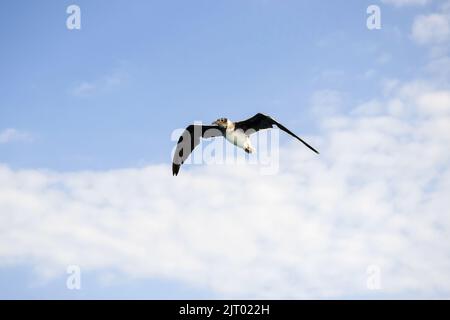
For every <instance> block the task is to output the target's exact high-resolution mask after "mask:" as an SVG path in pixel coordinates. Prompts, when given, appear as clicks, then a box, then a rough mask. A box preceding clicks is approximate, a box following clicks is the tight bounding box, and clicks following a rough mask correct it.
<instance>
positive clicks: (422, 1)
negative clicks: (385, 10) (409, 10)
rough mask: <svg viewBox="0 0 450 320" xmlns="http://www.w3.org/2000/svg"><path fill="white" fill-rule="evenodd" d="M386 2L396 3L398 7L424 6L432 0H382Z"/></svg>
mask: <svg viewBox="0 0 450 320" xmlns="http://www.w3.org/2000/svg"><path fill="white" fill-rule="evenodd" d="M381 2H383V3H385V4H390V5H394V6H396V7H407V6H424V5H426V4H429V3H431V0H381Z"/></svg>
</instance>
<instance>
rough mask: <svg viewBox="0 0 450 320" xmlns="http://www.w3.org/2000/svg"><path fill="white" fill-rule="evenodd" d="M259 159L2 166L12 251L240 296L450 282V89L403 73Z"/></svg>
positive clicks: (2, 211)
mask: <svg viewBox="0 0 450 320" xmlns="http://www.w3.org/2000/svg"><path fill="white" fill-rule="evenodd" d="M390 92H391V93H389V94H387V96H386V98H385V99H382V100H375V101H372V102H370V103H365V104H363V105H361V106H357V107H355V112H351V113H350V115H347V114H343V113H342V112H341V113H337V114H335V115H333V116H331V117H329V118H327V119H325V120H323V121H320V123H319V125H320V128H321V129H320V135H318V136H317V137H311V138H309V140H311V142H312V143H313V144H314V145H317V146H318V147H319V150H321V152H322V154H321V155H320V157H317V156H315V155H314V154H312V153H310V152H309V151H308V150H306V149H305V148H303V147H302V145H300V144H297V143H291V144H289V145H286V146H284V147H283V148H282V150H280V155H281V156H282V159H281V163H280V172H279V174H278V175H273V176H265V175H261V174H260V173H259V170H258V168H257V167H255V166H245V165H234V166H233V165H231V166H230V165H211V166H199V167H193V168H192V167H191V168H189V169H187V170H186V168H185V170H184V171H183V172H182V174H181V175H180V176H179V177H177V178H173V177H172V176H171V173H170V167H169V165H152V166H148V167H146V168H140V169H124V170H112V171H108V172H89V171H86V172H62V173H61V172H52V171H44V170H12V169H11V168H9V167H8V166H5V165H3V166H0V226H1V228H2V231H1V232H0V264H3V265H4V264H20V263H32V264H33V265H34V266H35V267H36V272H37V276H38V277H40V278H41V279H45V278H51V277H53V276H56V275H60V274H63V273H64V272H65V270H66V267H67V265H71V264H75V265H79V266H80V267H81V268H82V270H83V271H84V272H89V271H95V272H97V273H99V274H101V273H102V271H104V272H105V277H111V274H113V275H115V276H117V277H122V278H156V277H157V278H166V279H171V280H175V281H180V282H183V283H187V284H190V285H194V286H198V287H201V288H204V289H209V290H212V291H214V292H216V293H217V294H218V296H221V297H226V298H246V297H252V298H258V297H260V298H306V297H308V298H311V297H319V298H323V297H343V298H345V297H354V296H364V295H369V296H370V295H371V294H375V293H374V292H371V291H369V290H368V288H367V286H366V283H367V273H366V271H367V268H368V267H369V266H373V265H375V266H377V267H379V268H380V270H381V284H382V288H381V291H379V292H377V293H381V294H384V295H388V296H389V295H397V296H402V295H405V294H406V293H407V294H415V295H416V296H418V295H421V296H425V297H434V296H437V295H439V296H442V295H444V296H446V297H449V296H450V273H449V271H448V270H450V256H449V255H448V252H450V241H449V240H450V239H449V235H450V216H449V205H450V201H449V199H448V195H449V194H450V170H449V169H450V168H449V163H450V162H449V160H450V159H449V156H450V153H449V149H448V145H449V144H450V91H448V90H443V89H442V88H438V87H435V86H434V85H433V84H431V83H427V82H423V81H415V82H409V83H400V82H398V81H397V82H393V84H392V86H391V87H390Z"/></svg>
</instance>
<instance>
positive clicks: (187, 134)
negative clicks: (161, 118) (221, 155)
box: [172, 124, 224, 176]
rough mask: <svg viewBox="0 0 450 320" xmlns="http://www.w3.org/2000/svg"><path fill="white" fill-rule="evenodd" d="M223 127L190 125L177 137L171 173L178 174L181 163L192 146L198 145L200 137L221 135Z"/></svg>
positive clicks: (190, 151)
mask: <svg viewBox="0 0 450 320" xmlns="http://www.w3.org/2000/svg"><path fill="white" fill-rule="evenodd" d="M223 134H224V132H223V129H222V128H221V127H219V126H203V125H194V124H192V125H190V126H189V127H187V128H186V129H185V130H184V131H183V134H182V135H181V136H180V139H178V143H177V148H176V150H175V154H174V155H173V163H172V173H173V175H174V176H176V175H178V172H179V171H180V167H181V165H182V164H183V163H184V161H186V159H187V158H188V157H189V155H190V154H191V153H192V151H193V150H194V148H195V147H196V146H198V145H199V143H200V137H203V138H213V137H219V136H223Z"/></svg>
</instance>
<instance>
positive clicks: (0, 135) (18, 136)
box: [0, 128, 33, 144]
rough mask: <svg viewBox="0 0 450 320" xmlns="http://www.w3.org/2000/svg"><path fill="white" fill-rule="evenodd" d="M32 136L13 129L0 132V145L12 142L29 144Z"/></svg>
mask: <svg viewBox="0 0 450 320" xmlns="http://www.w3.org/2000/svg"><path fill="white" fill-rule="evenodd" d="M32 140H33V138H32V136H31V135H30V134H29V133H27V132H23V131H20V130H17V129H14V128H8V129H4V130H3V131H0V144H6V143H12V142H31V141H32Z"/></svg>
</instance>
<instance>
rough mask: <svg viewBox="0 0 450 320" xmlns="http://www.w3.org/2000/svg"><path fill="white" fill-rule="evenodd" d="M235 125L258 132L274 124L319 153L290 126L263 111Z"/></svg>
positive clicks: (237, 127) (245, 130) (236, 127)
mask: <svg viewBox="0 0 450 320" xmlns="http://www.w3.org/2000/svg"><path fill="white" fill-rule="evenodd" d="M234 125H235V129H241V130H243V131H244V132H247V133H248V132H250V133H252V131H253V132H257V131H259V130H263V129H270V128H273V126H274V125H276V126H277V127H278V128H280V129H281V130H283V131H284V132H286V133H288V134H290V135H291V136H293V137H294V138H296V139H297V140H299V141H300V142H302V143H303V144H304V145H305V146H307V147H308V148H309V149H311V150H312V151H314V152H315V153H317V154H318V153H319V152H318V151H317V150H316V149H314V148H313V147H311V146H310V145H309V144H307V143H306V142H305V141H303V140H302V139H301V138H299V137H298V136H297V135H295V134H294V133H293V132H292V131H290V130H289V129H288V128H286V127H285V126H283V125H282V124H281V123H279V122H278V121H275V120H274V119H273V118H272V117H269V116H266V115H265V114H262V113H257V114H256V115H254V116H253V117H251V118H250V119H247V120H244V121H239V122H236V123H235V124H234Z"/></svg>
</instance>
